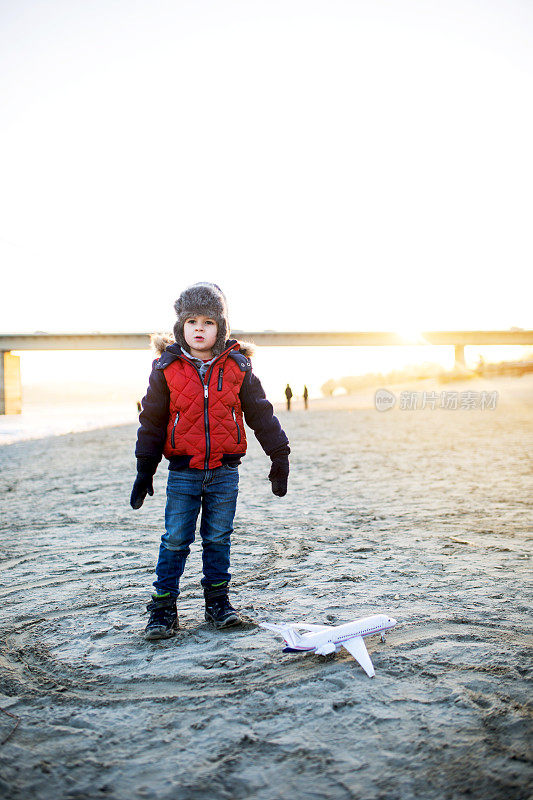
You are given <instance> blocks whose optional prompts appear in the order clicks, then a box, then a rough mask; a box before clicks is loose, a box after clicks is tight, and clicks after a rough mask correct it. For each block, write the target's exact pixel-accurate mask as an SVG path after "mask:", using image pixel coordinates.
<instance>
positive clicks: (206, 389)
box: [200, 370, 211, 469]
mask: <svg viewBox="0 0 533 800" xmlns="http://www.w3.org/2000/svg"><path fill="white" fill-rule="evenodd" d="M210 371H211V370H210ZM200 377H201V376H200ZM206 377H207V383H205V384H204V422H205V466H204V469H209V456H210V455H211V438H210V436H209V414H208V411H207V404H208V402H209V376H206Z"/></svg>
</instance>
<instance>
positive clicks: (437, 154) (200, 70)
mask: <svg viewBox="0 0 533 800" xmlns="http://www.w3.org/2000/svg"><path fill="white" fill-rule="evenodd" d="M532 67H533V3H531V2H529V1H528V0H523V2H519V1H518V0H477V2H476V1H475V0H394V2H391V0H347V1H346V2H343V1H342V0H301V1H299V0H268V1H267V0H264V1H260V0H242V1H241V2H237V1H236V0H226V1H225V2H221V1H220V0H212V1H211V0H189V2H186V1H185V0H183V1H180V0H156V1H154V0H137V1H136V2H133V0H114V2H110V0H91V2H86V0H53V2H50V1H49V2H46V0H43V1H42V2H38V3H37V2H35V0H32V1H31V2H28V1H27V0H3V1H2V0H0V75H1V79H0V258H1V262H2V272H3V275H4V277H3V278H2V291H1V293H0V330H2V331H10V330H12V331H33V330H46V331H55V330H58V331H60V330H83V331H85V330H88V331H91V330H169V329H171V326H172V323H173V309H172V305H173V301H174V299H175V297H176V296H177V294H178V293H179V292H180V291H181V290H182V289H183V288H184V287H185V286H186V285H187V284H189V283H191V282H194V281H196V280H213V281H215V282H217V283H219V284H220V286H221V287H222V288H223V290H224V291H225V292H226V294H227V296H228V301H229V308H230V321H231V323H232V325H233V327H234V328H245V329H265V328H271V329H307V330H313V329H338V330H343V329H344V330H372V329H377V330H379V329H381V330H392V329H406V328H408V329H422V330H423V329H451V328H508V327H510V326H520V327H532V325H531V313H530V309H531V296H532V291H531V289H532V287H531V283H530V282H531V274H532V269H531V267H532V262H533V258H532V257H533V240H532V236H531V221H532V220H533V192H532V189H531V187H532V186H533V148H532V146H531V143H532V142H533V103H532V80H531V79H532V72H533V69H532Z"/></svg>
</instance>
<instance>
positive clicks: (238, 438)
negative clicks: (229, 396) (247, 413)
mask: <svg viewBox="0 0 533 800" xmlns="http://www.w3.org/2000/svg"><path fill="white" fill-rule="evenodd" d="M231 415H232V417H233V421H234V423H235V425H236V426H237V444H240V442H241V429H240V428H239V423H238V422H237V415H236V414H235V409H234V408H233V407H232V409H231Z"/></svg>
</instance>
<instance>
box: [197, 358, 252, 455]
mask: <svg viewBox="0 0 533 800" xmlns="http://www.w3.org/2000/svg"><path fill="white" fill-rule="evenodd" d="M231 349H232V348H228V350H231ZM225 353H226V350H224V352H223V353H221V354H220V356H219V357H218V358H221V357H222V356H223V355H225ZM218 358H217V361H218ZM189 363H190V364H191V366H193V367H194V369H195V370H196V372H197V374H198V378H199V379H200V383H201V384H202V386H203V387H204V425H205V462H204V469H206V470H207V469H209V456H210V455H211V438H210V436H209V414H208V403H209V378H210V377H211V372H212V371H213V367H214V366H215V364H216V362H214V363H213V364H211V366H210V367H209V369H208V371H207V374H206V376H205V377H206V381H205V383H204V381H203V380H202V376H201V374H200V370H199V369H198V367H197V366H196V364H193V363H192V361H190V362H189ZM221 369H223V367H221ZM219 382H220V374H219ZM237 427H238V426H237ZM239 441H240V431H239Z"/></svg>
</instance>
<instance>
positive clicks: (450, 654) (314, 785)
mask: <svg viewBox="0 0 533 800" xmlns="http://www.w3.org/2000/svg"><path fill="white" fill-rule="evenodd" d="M490 386H491V387H492V388H496V389H498V390H499V392H500V396H499V401H498V405H497V407H496V409H494V410H484V411H481V410H479V409H477V410H461V409H458V410H455V411H451V410H439V409H436V410H428V409H426V410H417V411H403V410H400V409H399V408H398V407H396V408H394V409H393V410H391V411H387V412H382V413H379V412H377V411H376V410H374V409H373V408H372V406H371V402H370V401H369V400H368V397H367V399H366V400H365V399H364V396H360V397H359V398H352V399H349V398H341V399H339V401H336V400H334V399H333V400H330V401H324V402H323V403H314V404H312V407H311V409H310V410H309V411H308V412H305V411H303V410H302V409H301V408H300V407H296V408H295V409H294V410H293V411H291V412H290V413H288V412H286V411H284V410H281V411H280V412H279V417H280V419H281V421H282V424H283V426H284V427H285V429H286V431H287V433H288V435H289V437H290V439H291V444H292V448H293V452H292V456H291V477H290V491H289V494H288V495H287V496H286V497H285V498H283V499H279V498H276V497H274V496H273V495H272V494H271V492H270V485H269V483H268V481H267V474H268V460H267V458H266V457H265V456H264V454H263V453H262V451H261V449H260V448H259V446H258V444H257V442H256V441H255V439H254V437H253V435H252V434H251V432H250V437H249V438H250V440H251V441H250V447H249V455H248V456H247V458H246V459H245V462H244V464H243V466H242V467H241V479H240V480H241V491H240V497H239V504H238V511H237V518H236V527H235V534H234V537H233V546H232V571H233V575H234V578H233V581H232V587H233V592H232V599H233V600H234V601H235V604H236V605H237V606H238V607H239V608H240V609H241V610H242V611H243V612H244V613H245V614H246V616H247V619H248V622H247V624H246V625H245V626H243V627H242V628H239V629H233V630H230V631H226V632H221V631H216V630H214V629H212V628H210V627H209V626H208V625H206V624H205V623H204V621H203V600H202V596H201V591H200V587H199V579H200V568H201V562H200V548H199V547H198V543H195V545H194V549H193V553H192V554H191V557H190V559H189V562H188V565H187V571H186V574H185V577H184V580H183V583H182V590H183V592H182V595H181V597H180V599H179V613H180V618H181V625H182V628H181V630H180V631H179V634H178V635H177V636H176V637H175V638H174V639H171V640H169V641H165V642H157V643H148V642H145V641H144V640H143V638H142V635H141V632H142V629H143V627H144V625H145V623H146V617H143V611H144V604H145V603H146V602H147V600H148V592H149V589H150V585H151V581H152V580H153V568H154V563H155V558H156V554H157V549H158V544H159V537H160V534H161V533H162V521H163V509H164V501H165V481H166V469H165V468H164V467H162V468H161V469H160V471H159V472H158V474H157V476H156V480H155V490H156V491H155V496H154V497H153V498H149V499H148V500H147V502H146V503H145V505H144V506H143V508H142V509H141V510H140V511H133V510H132V509H131V508H130V507H129V493H130V489H131V484H132V481H133V477H134V458H133V447H134V442H135V432H136V426H135V425H131V424H130V425H122V426H119V427H115V428H106V429H102V430H96V431H88V432H84V433H76V434H71V435H67V436H56V437H51V438H47V439H40V440H35V441H29V442H22V443H19V444H13V445H9V446H5V447H3V448H0V463H1V474H0V489H1V492H2V506H3V509H2V517H1V539H0V544H1V558H2V566H3V581H2V588H1V594H2V601H3V602H2V609H1V612H0V624H1V633H2V636H1V646H0V678H1V684H0V689H1V694H0V705H1V706H2V708H3V709H5V710H7V711H9V712H11V714H13V715H15V716H14V717H8V716H6V715H5V714H2V713H0V739H4V738H5V737H7V736H8V735H9V732H10V731H11V730H12V729H13V727H14V725H15V722H16V719H15V717H16V718H18V719H20V722H19V725H18V728H17V729H16V730H15V731H14V733H13V734H12V735H11V736H10V737H9V738H8V739H7V741H6V742H5V743H4V744H3V745H2V746H1V747H0V759H1V779H0V796H2V797H5V798H17V799H18V798H32V799H35V800H40V799H41V798H42V799H43V800H57V798H72V800H74V798H91V799H92V798H105V797H108V798H117V800H118V798H120V799H121V800H122V798H123V799H124V800H131V799H132V798H162V799H163V798H164V799H165V800H166V798H168V800H171V798H172V800H193V799H194V800H198V799H199V798H210V800H219V799H220V800H222V798H231V799H233V798H258V800H276V799H277V798H292V799H293V800H304V799H305V800H308V799H309V800H311V798H334V800H345V799H346V800H347V799H348V798H358V799H360V800H366V799H367V798H368V800H370V799H371V798H383V800H385V799H386V800H395V799H396V798H398V800H400V798H401V800H408V799H409V798H424V800H433V798H435V799H437V798H439V799H440V798H463V797H464V798H470V799H472V798H483V799H484V800H490V799H491V798H506V799H507V800H512V799H514V798H516V799H518V798H521V799H522V798H527V797H529V796H530V791H531V786H532V783H531V778H532V769H531V751H530V750H528V747H530V744H531V706H530V704H528V701H529V700H530V694H529V692H530V682H529V677H530V674H531V653H532V649H531V643H532V642H531V616H530V612H531V592H530V591H529V593H528V580H529V578H530V576H531V572H530V561H529V552H530V549H529V540H528V527H529V528H530V523H531V503H530V500H531V494H532V493H531V453H532V416H533V413H532V398H533V376H524V377H523V378H517V379H494V380H492V381H491V382H490ZM439 388H440V390H443V389H444V390H446V391H452V390H459V391H461V390H463V389H466V390H469V391H472V390H478V389H479V388H481V384H476V385H473V384H472V382H469V383H468V385H467V386H466V387H465V386H460V385H458V386H449V385H447V386H444V387H442V386H441V387H439ZM392 389H393V391H394V387H392ZM361 398H362V399H361ZM529 533H530V531H529ZM378 612H387V613H390V614H392V615H393V616H394V617H395V618H396V619H397V620H398V625H397V626H396V628H395V629H393V630H392V631H391V632H390V633H389V634H388V635H387V640H386V643H384V644H383V643H381V642H380V640H379V637H377V636H374V637H370V638H368V639H367V640H366V643H367V646H368V650H369V652H370V655H371V657H372V659H373V662H374V666H375V669H376V677H375V678H374V679H369V678H368V677H367V676H366V675H365V673H364V672H363V670H362V669H361V668H360V667H359V665H358V664H357V663H356V662H355V661H354V660H353V658H352V657H351V656H350V655H349V654H348V653H346V652H345V651H342V652H341V654H339V655H337V656H335V657H321V656H314V655H308V656H305V655H285V654H283V653H282V652H281V640H279V639H277V638H276V637H275V636H274V635H273V634H271V633H269V632H267V631H265V630H263V629H261V628H259V627H257V624H256V623H257V621H260V620H270V621H277V620H279V619H284V620H291V619H293V620H299V621H311V622H323V623H332V624H335V623H341V622H345V621H348V620H350V619H354V618H357V617H360V616H364V615H367V614H371V613H378Z"/></svg>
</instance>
